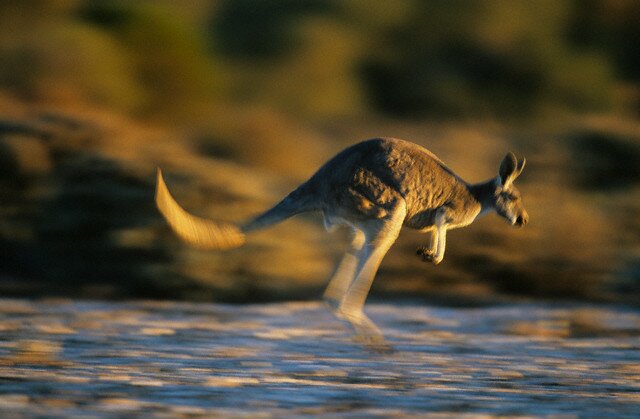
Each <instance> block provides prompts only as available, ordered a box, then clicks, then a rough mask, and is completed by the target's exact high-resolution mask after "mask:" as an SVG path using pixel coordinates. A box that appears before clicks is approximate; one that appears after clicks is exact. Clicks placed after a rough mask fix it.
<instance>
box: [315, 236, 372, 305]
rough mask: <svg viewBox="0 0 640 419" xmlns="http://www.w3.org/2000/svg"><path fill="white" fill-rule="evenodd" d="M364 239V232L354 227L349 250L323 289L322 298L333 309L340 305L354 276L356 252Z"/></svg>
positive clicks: (356, 259) (362, 244) (356, 260)
mask: <svg viewBox="0 0 640 419" xmlns="http://www.w3.org/2000/svg"><path fill="white" fill-rule="evenodd" d="M364 241H365V235H364V233H363V232H362V231H361V230H358V229H356V228H354V229H353V238H352V240H351V245H350V247H349V250H347V252H346V253H345V254H344V256H343V257H342V260H341V261H340V263H339V264H338V266H337V267H336V270H335V272H334V273H333V275H332V276H331V279H330V280H329V285H328V286H327V289H326V290H325V291H324V295H323V297H324V300H325V301H326V302H327V304H329V306H330V307H331V309H333V310H337V309H338V308H339V307H340V304H341V303H342V299H343V298H344V296H345V295H346V294H347V290H348V289H349V286H350V285H351V282H352V281H353V279H354V277H355V274H356V268H357V267H358V253H359V252H360V250H361V249H362V246H364Z"/></svg>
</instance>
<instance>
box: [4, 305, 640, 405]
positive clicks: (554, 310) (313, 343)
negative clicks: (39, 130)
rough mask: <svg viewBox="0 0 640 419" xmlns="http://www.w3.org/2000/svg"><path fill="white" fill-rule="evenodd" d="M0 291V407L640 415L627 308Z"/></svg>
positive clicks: (634, 321) (639, 356) (636, 357)
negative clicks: (26, 296)
mask: <svg viewBox="0 0 640 419" xmlns="http://www.w3.org/2000/svg"><path fill="white" fill-rule="evenodd" d="M367 312H368V313H369V315H370V317H371V318H372V320H374V321H375V322H376V323H377V324H378V326H380V328H381V329H382V330H383V331H384V333H385V336H386V337H387V339H388V342H389V343H390V344H391V345H392V346H393V348H394V349H395V351H394V352H392V353H379V352H375V351H372V350H370V349H367V348H365V347H363V346H362V345H360V344H359V343H358V342H356V341H355V340H354V339H353V337H352V334H351V331H350V329H349V328H348V327H347V326H346V325H344V324H343V323H341V322H340V321H338V320H336V319H334V317H333V316H332V315H331V314H330V313H329V312H328V311H327V310H326V309H325V308H324V306H323V305H322V304H321V303H316V302H314V303H281V304H264V305H242V306H230V305H220V304H195V303H176V302H124V303H114V302H87V301H67V300H42V301H31V300H16V299H3V300H0V413H2V414H3V415H7V414H23V415H27V416H33V415H56V416H74V415H76V416H87V415H90V416H110V415H114V414H115V415H130V414H145V415H150V414H156V415H160V416H172V417H173V416H179V415H194V414H195V415H228V416H246V415H256V414H265V415H273V416H299V415H305V414H309V415H316V414H317V415H331V416H340V415H344V416H353V415H356V416H361V417H369V416H374V415H384V416H389V415H403V416H405V415H412V414H415V415H421V414H424V413H428V412H438V413H450V414H452V415H455V416H459V414H460V413H462V412H468V413H480V414H495V415H515V414H526V415H536V416H545V415H553V414H569V415H574V414H575V415H580V416H612V415H616V416H618V417H620V416H622V417H624V416H628V417H640V351H639V350H638V349H640V311H638V310H636V309H630V308H624V307H613V306H586V305H580V306H571V307H565V306H561V305H535V304H514V305H508V306H499V307H490V308H473V309H457V308H439V307H432V306H425V305H407V304H391V303H389V304H371V305H370V306H368V309H367Z"/></svg>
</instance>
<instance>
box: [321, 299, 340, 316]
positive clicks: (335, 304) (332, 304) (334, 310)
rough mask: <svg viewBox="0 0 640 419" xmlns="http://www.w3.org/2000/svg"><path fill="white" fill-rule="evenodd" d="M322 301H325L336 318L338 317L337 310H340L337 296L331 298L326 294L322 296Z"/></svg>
mask: <svg viewBox="0 0 640 419" xmlns="http://www.w3.org/2000/svg"><path fill="white" fill-rule="evenodd" d="M323 301H324V303H325V305H326V306H327V307H328V308H329V310H331V312H332V313H333V314H334V315H335V316H336V317H338V318H340V316H339V313H338V312H339V311H340V300H338V299H337V298H332V297H328V296H326V295H325V296H324V297H323Z"/></svg>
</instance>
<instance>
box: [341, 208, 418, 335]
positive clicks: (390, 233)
mask: <svg viewBox="0 0 640 419" xmlns="http://www.w3.org/2000/svg"><path fill="white" fill-rule="evenodd" d="M405 216H406V204H405V202H404V200H402V199H399V200H398V201H397V203H396V205H395V207H394V208H393V209H392V210H391V211H389V212H388V214H387V216H386V217H385V218H382V219H374V220H368V221H365V222H363V223H361V225H360V227H361V228H362V231H363V232H364V236H365V243H364V246H363V247H362V249H361V250H360V251H359V252H358V263H357V266H356V271H355V277H354V279H353V281H352V283H351V285H350V286H349V289H348V290H347V292H346V294H345V295H344V297H343V298H342V302H341V303H340V307H339V308H338V310H337V311H338V313H337V314H338V315H339V316H341V317H343V318H344V319H346V320H347V321H349V323H351V325H352V326H353V327H354V329H355V331H356V333H357V334H358V336H359V337H360V338H363V339H364V340H365V341H366V342H368V343H374V344H383V343H384V338H383V336H382V333H381V332H380V329H378V327H377V326H376V325H375V323H373V322H372V321H371V320H370V319H369V318H368V317H367V316H366V315H365V314H364V312H363V308H364V303H365V301H366V299H367V295H368V294H369V290H370V289H371V284H372V283H373V279H374V277H375V275H376V272H377V270H378V267H379V266H380V263H381V262H382V259H383V258H384V256H385V255H386V254H387V251H388V250H389V248H390V247H391V245H392V244H393V243H394V242H395V241H396V239H397V238H398V235H399V234H400V229H401V228H402V224H403V222H404V218H405Z"/></svg>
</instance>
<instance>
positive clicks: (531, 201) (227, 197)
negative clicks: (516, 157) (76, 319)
mask: <svg viewBox="0 0 640 419" xmlns="http://www.w3.org/2000/svg"><path fill="white" fill-rule="evenodd" d="M0 115H1V117H0V197H1V198H0V202H1V203H2V204H1V206H0V247H1V249H2V258H0V293H2V294H3V295H58V296H69V295H72V296H82V297H90V298H94V297H99V298H130V297H142V298H156V297H161V298H180V299H196V300H218V301H259V300H273V299H299V298H302V299H307V298H319V296H320V295H321V292H322V287H323V286H324V284H325V281H326V279H327V278H328V276H329V275H330V273H331V269H332V264H333V263H334V261H335V260H336V259H337V258H338V257H339V254H340V252H341V251H342V250H343V249H344V246H345V239H346V232H344V231H338V232H334V233H326V232H324V230H323V228H322V222H321V219H320V217H319V216H318V215H316V214H309V215H304V216H299V217H296V218H294V219H292V220H289V221H287V222H286V223H283V224H281V225H279V226H277V227H275V228H273V229H270V230H267V231H264V232H259V233H257V234H255V235H252V236H250V238H249V241H248V244H247V245H246V246H245V247H243V248H240V249H236V250H232V251H228V252H208V251H201V250H194V249H190V248H188V247H186V246H184V245H183V244H182V243H180V242H178V241H177V239H176V238H175V237H174V236H173V235H172V234H171V232H170V231H169V230H168V228H167V226H166V225H165V223H164V221H163V220H162V218H161V217H160V215H159V214H158V212H157V211H156V209H155V207H154V203H153V194H154V181H155V178H154V175H155V168H156V167H157V166H160V167H162V168H163V169H164V171H165V175H166V180H167V183H168V185H169V188H170V189H171V190H172V191H173V193H174V195H175V196H176V198H177V200H178V201H179V202H180V203H182V204H183V206H184V207H186V208H187V209H189V210H190V211H191V212H193V213H195V214H198V215H201V216H207V217H212V218H217V219H221V220H227V221H241V220H244V219H246V218H248V217H250V216H251V215H253V214H257V213H259V212H260V211H262V210H264V209H266V208H268V207H269V206H270V205H272V204H274V203H275V202H277V201H278V200H279V199H280V198H281V197H282V196H284V195H285V194H286V193H287V192H288V191H289V190H290V189H291V188H293V187H294V186H295V185H296V184H297V182H299V181H301V180H303V179H304V178H305V177H307V176H309V175H311V174H312V173H313V171H314V170H315V169H316V168H317V167H318V166H319V165H320V164H321V163H322V161H324V160H325V159H326V158H328V157H330V156H331V155H332V154H333V153H335V152H337V151H339V150H340V149H341V148H342V147H343V146H345V145H347V144H349V143H352V142H354V141H357V140H360V139H364V138H368V137H373V136H378V135H385V136H397V137H403V138H406V139H411V140H413V141H416V142H419V143H421V144H423V145H425V146H427V147H429V148H430V149H431V150H433V151H434V152H435V153H436V154H438V155H439V156H440V157H441V158H443V159H444V160H445V161H446V162H448V163H449V165H450V166H451V167H452V168H453V169H454V170H455V171H456V172H458V173H459V174H460V175H461V176H462V177H463V178H465V179H468V180H469V181H479V180H484V179H487V178H489V177H492V176H494V175H495V173H496V171H497V165H498V163H499V161H500V159H501V158H502V156H503V155H504V153H505V152H506V151H507V150H513V151H515V152H516V153H518V154H523V155H525V156H526V157H527V160H528V163H527V168H526V169H525V173H524V174H523V176H522V178H521V179H520V180H519V184H520V187H521V190H522V192H523V195H524V200H525V201H524V202H525V205H526V206H527V209H528V211H529V213H530V215H531V223H530V225H529V226H527V228H526V229H523V230H515V229H511V228H510V227H509V226H507V225H506V224H505V223H504V222H503V221H501V220H499V219H498V218H497V217H495V216H489V217H486V218H484V219H482V220H480V221H478V222H477V223H476V224H474V225H473V226H471V227H469V228H467V229H463V230H459V231H454V232H452V233H451V235H450V240H449V243H448V248H447V255H446V257H445V262H444V263H443V264H442V265H440V266H438V267H434V266H431V265H426V264H423V263H422V262H421V261H420V260H419V258H417V257H416V256H415V248H416V247H417V246H418V245H419V244H421V243H422V241H423V240H425V238H424V237H423V236H421V235H419V234H417V233H415V232H410V231H407V232H404V233H403V235H402V236H401V239H400V240H399V242H398V244H397V245H396V246H395V247H394V248H392V250H391V252H390V253H389V255H388V257H387V258H386V259H385V261H384V263H383V266H382V268H381V271H380V274H379V278H378V280H377V281H376V283H375V285H374V291H373V293H374V294H375V295H378V296H388V295H395V296H398V295H405V296H411V297H418V298H436V299H440V300H442V299H446V298H453V299H460V298H465V299H466V300H477V301H485V300H491V299H494V298H495V297H496V296H504V295H521V296H522V295H524V296H543V297H571V298H588V299H597V300H612V299H617V300H626V301H630V302H633V301H635V302H637V301H638V300H637V296H638V295H639V294H638V293H639V291H640V240H639V239H638V237H640V218H639V217H638V214H639V213H640V200H638V199H637V198H638V197H639V196H640V193H639V192H640V169H639V168H640V129H638V126H637V124H633V123H622V122H620V121H611V120H598V119H591V120H582V121H580V122H570V123H565V124H563V125H562V126H560V127H558V126H556V127H551V128H537V129H536V130H534V131H531V130H525V129H513V128H511V129H506V128H504V127H501V126H487V125H485V126H481V127H470V126H464V125H458V126H449V125H446V124H439V125H428V124H415V123H414V124H409V123H405V124H397V123H391V122H383V121H381V122H379V124H377V125H376V126H375V127H371V126H369V125H364V124H359V123H357V122H355V123H348V124H338V123H336V124H333V125H331V126H326V125H325V126H316V127H315V128H312V129H311V128H308V127H300V126H298V125H296V124H294V123H292V122H291V121H287V120H284V119H283V118H282V117H280V116H278V115H275V114H269V113H262V112H258V111H256V112H254V113H250V114H248V115H247V114H244V115H242V116H239V115H232V117H230V120H232V121H233V123H230V124H227V126H228V127H229V128H228V130H227V131H219V132H218V136H217V137H212V136H211V135H208V136H207V135H205V136H203V135H202V134H201V133H198V132H194V131H193V130H188V129H181V128H175V129H168V128H166V127H165V128H163V127H161V126H160V124H150V123H143V122H138V121H134V120H132V119H129V118H126V117H123V116H119V115H117V114H114V113H113V112H107V111H103V110H100V109H94V108H87V109H82V110H78V109H77V108H76V109H60V108H55V109H53V108H51V107H33V106H24V105H22V104H21V103H19V102H18V103H17V102H15V101H11V100H8V99H3V100H2V101H0Z"/></svg>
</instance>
